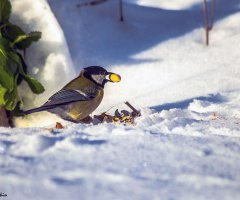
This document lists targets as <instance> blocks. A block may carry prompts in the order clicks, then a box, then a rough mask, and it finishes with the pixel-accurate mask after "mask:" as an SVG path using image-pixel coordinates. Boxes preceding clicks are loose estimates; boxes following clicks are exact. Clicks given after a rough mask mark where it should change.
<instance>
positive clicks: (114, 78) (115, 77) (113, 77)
mask: <svg viewBox="0 0 240 200" xmlns="http://www.w3.org/2000/svg"><path fill="white" fill-rule="evenodd" d="M109 78H110V80H111V81H113V82H119V81H121V76H119V75H118V74H111V75H110V77H109Z"/></svg>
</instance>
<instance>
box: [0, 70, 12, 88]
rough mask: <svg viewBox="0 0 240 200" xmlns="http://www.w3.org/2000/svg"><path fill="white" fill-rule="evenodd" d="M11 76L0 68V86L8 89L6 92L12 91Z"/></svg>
mask: <svg viewBox="0 0 240 200" xmlns="http://www.w3.org/2000/svg"><path fill="white" fill-rule="evenodd" d="M13 81H14V80H13V74H11V73H10V74H9V73H7V72H6V71H5V70H4V68H3V66H0V84H1V85H2V86H3V87H4V88H6V89H8V90H12V89H13Z"/></svg>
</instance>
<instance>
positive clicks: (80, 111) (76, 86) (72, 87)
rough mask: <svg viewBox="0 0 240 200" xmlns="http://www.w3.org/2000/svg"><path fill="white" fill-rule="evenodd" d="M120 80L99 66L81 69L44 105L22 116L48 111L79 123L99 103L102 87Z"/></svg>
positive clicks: (117, 76) (101, 96)
mask: <svg viewBox="0 0 240 200" xmlns="http://www.w3.org/2000/svg"><path fill="white" fill-rule="evenodd" d="M107 77H108V78H109V79H107ZM120 80H121V77H120V76H119V75H118V74H114V73H112V72H107V70H105V69H104V68H102V67H100V66H90V67H86V68H83V69H82V71H81V72H80V74H79V76H78V77H77V78H75V79H73V80H72V81H70V82H69V83H68V84H67V85H65V86H64V87H63V88H62V89H61V90H59V91H58V92H56V93H55V94H53V95H52V96H51V97H50V98H49V99H48V101H47V102H46V103H45V104H43V105H42V106H40V107H38V108H34V109H31V110H27V111H25V112H23V114H25V115H28V114H31V113H35V112H40V111H48V112H50V113H53V114H56V115H58V116H59V117H61V118H62V119H64V120H67V121H71V122H75V123H81V120H82V119H84V118H86V117H87V116H89V114H91V113H92V112H93V111H94V110H95V109H96V108H97V107H98V106H99V104H100V103H101V101H102V98H103V88H104V85H105V84H106V83H107V82H119V81H120Z"/></svg>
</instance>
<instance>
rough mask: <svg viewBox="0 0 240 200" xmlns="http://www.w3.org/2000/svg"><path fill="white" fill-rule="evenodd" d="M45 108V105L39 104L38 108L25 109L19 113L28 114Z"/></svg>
mask: <svg viewBox="0 0 240 200" xmlns="http://www.w3.org/2000/svg"><path fill="white" fill-rule="evenodd" d="M47 109H48V108H47V107H44V106H41V107H38V108H33V109H31V110H26V111H24V112H22V113H20V115H28V114H31V113H35V112H40V111H45V110H47Z"/></svg>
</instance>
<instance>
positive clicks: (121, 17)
mask: <svg viewBox="0 0 240 200" xmlns="http://www.w3.org/2000/svg"><path fill="white" fill-rule="evenodd" d="M119 8H120V21H121V22H123V8H122V0H119Z"/></svg>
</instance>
